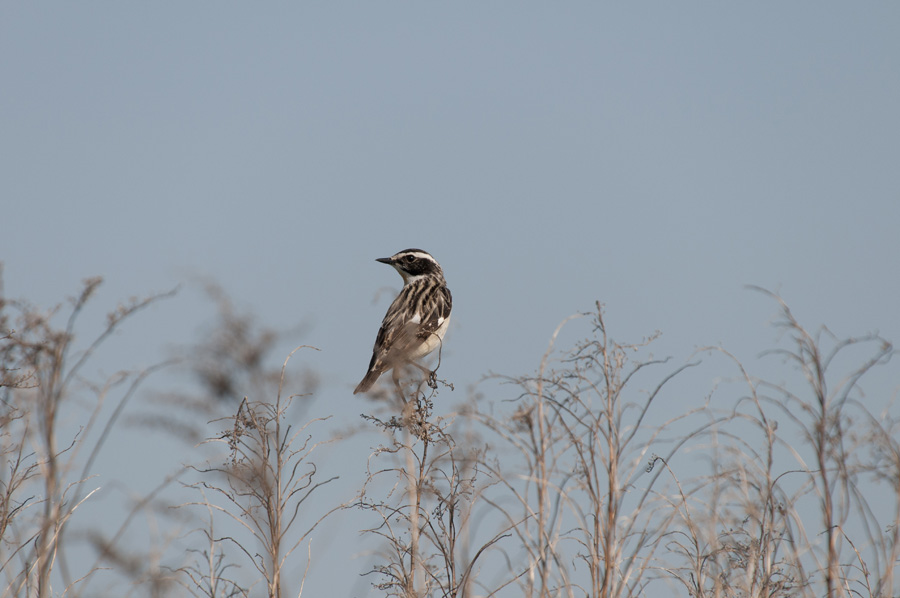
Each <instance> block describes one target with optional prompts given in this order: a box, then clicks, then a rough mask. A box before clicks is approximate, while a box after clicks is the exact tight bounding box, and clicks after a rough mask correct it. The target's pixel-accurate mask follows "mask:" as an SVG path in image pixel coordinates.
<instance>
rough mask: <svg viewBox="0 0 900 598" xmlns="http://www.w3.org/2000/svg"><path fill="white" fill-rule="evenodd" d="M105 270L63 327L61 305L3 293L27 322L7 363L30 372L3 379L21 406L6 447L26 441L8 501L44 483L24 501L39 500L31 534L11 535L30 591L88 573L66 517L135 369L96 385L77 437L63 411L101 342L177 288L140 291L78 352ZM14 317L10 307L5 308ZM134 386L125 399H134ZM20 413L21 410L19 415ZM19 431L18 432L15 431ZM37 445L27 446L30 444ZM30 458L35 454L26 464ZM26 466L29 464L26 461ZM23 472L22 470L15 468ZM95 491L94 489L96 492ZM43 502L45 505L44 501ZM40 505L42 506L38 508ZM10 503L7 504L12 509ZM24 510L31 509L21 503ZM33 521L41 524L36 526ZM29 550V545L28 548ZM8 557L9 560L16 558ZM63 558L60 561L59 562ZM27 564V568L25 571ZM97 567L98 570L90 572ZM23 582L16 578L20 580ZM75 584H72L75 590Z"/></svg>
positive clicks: (10, 342)
mask: <svg viewBox="0 0 900 598" xmlns="http://www.w3.org/2000/svg"><path fill="white" fill-rule="evenodd" d="M100 283H101V279H100V278H92V279H88V280H86V281H85V282H84V286H83V288H82V290H81V292H80V293H79V295H78V296H77V297H75V298H72V299H71V305H72V307H71V311H70V313H69V315H68V317H67V319H66V322H65V325H64V327H63V328H62V329H57V328H55V327H54V325H53V323H52V320H53V318H54V317H55V316H56V315H57V314H58V312H59V310H60V306H57V307H56V308H54V309H51V310H50V311H48V312H41V311H39V310H38V309H36V308H34V307H32V306H30V305H28V304H27V303H25V302H12V301H7V300H5V299H4V298H2V297H0V307H3V308H5V307H6V306H8V305H9V306H13V307H14V308H17V309H18V311H19V314H20V315H19V318H18V321H19V323H20V324H21V325H22V328H23V329H22V331H21V332H11V333H9V334H7V336H5V337H4V339H3V341H4V342H3V346H2V355H3V360H4V363H3V367H4V370H6V369H7V363H9V362H10V360H12V363H11V366H12V367H11V370H12V371H14V372H23V373H22V374H17V375H13V376H10V375H8V374H7V372H6V371H4V372H3V381H2V384H0V386H3V387H6V391H5V392H6V393H7V400H8V403H6V404H8V405H12V406H13V409H14V413H16V414H18V416H17V418H16V419H15V421H17V423H16V427H15V430H13V431H10V430H7V429H4V438H5V441H4V454H10V451H9V448H10V444H9V442H13V443H14V444H16V443H18V446H19V448H18V449H16V450H15V453H17V454H18V455H19V456H18V457H17V458H16V459H15V461H13V463H15V465H14V466H13V470H12V473H13V476H12V477H11V478H10V481H12V482H14V484H13V485H12V486H10V485H9V484H5V490H6V492H7V494H6V498H5V499H4V502H5V504H9V501H16V498H15V495H16V493H17V492H19V491H24V482H26V481H27V480H33V481H35V482H37V483H38V484H39V485H40V486H41V488H40V490H36V489H33V490H32V492H34V494H33V496H32V497H30V498H27V499H25V501H24V502H22V503H20V507H21V506H24V505H25V504H26V503H28V502H29V501H31V505H34V506H35V507H36V508H35V509H34V511H29V512H28V514H32V513H33V515H31V518H30V519H25V518H22V517H17V522H16V523H18V524H20V525H18V526H17V528H18V529H22V530H25V529H33V530H34V531H33V532H31V531H29V532H25V535H26V538H21V539H17V540H14V541H11V540H10V539H9V538H7V537H6V536H5V535H4V540H5V541H6V542H8V543H10V542H11V544H10V545H12V544H15V547H14V548H13V550H12V554H11V555H10V557H9V559H11V558H13V556H15V555H20V556H21V558H23V559H24V563H23V568H22V573H21V574H20V578H21V583H23V584H24V586H23V587H26V588H27V592H28V593H29V595H32V596H37V597H38V598H44V597H48V596H50V595H51V594H52V588H51V575H52V573H53V571H54V570H56V571H58V573H59V575H60V577H61V580H62V587H64V588H69V589H71V588H72V587H73V585H74V584H75V583H76V582H77V581H78V580H82V579H84V578H85V577H86V576H81V577H78V579H77V580H73V577H72V575H70V573H69V571H68V568H67V567H66V566H65V558H64V557H65V546H66V543H65V542H64V541H63V534H64V531H65V524H66V523H67V522H68V521H69V519H70V518H71V515H72V512H73V511H74V509H75V508H76V507H77V506H78V505H80V504H82V502H83V500H84V498H86V497H87V496H85V497H84V498H82V495H83V494H84V493H83V491H82V489H81V485H82V484H83V483H84V481H85V480H86V479H87V478H88V475H87V473H86V472H87V469H85V472H84V473H83V474H82V475H81V476H80V477H79V478H77V479H75V480H74V481H73V480H72V472H73V471H74V468H75V467H77V466H78V464H77V459H78V456H79V454H80V452H81V451H82V449H84V448H85V442H86V441H87V440H86V439H87V438H88V436H89V433H90V431H91V429H92V427H93V425H94V424H95V423H96V421H97V419H98V417H99V414H100V411H101V408H102V406H103V404H104V401H105V399H106V396H107V394H108V392H109V391H110V390H111V389H113V388H114V387H115V386H116V385H117V384H118V383H119V382H121V381H123V380H125V379H126V378H127V377H128V375H127V374H116V375H114V376H112V377H111V378H110V379H109V380H107V381H106V382H105V383H103V384H101V385H99V386H97V385H93V386H92V385H88V388H89V389H92V390H93V391H94V393H95V399H94V402H93V406H92V408H91V413H90V415H89V417H88V423H87V425H86V426H85V427H84V428H83V429H82V430H81V431H80V433H78V434H77V435H76V436H75V437H74V438H72V439H62V438H60V434H61V432H60V427H59V426H60V420H61V418H62V412H63V410H64V409H66V408H67V407H68V405H69V404H70V403H72V402H73V401H72V400H71V399H72V398H73V397H74V396H75V395H76V393H77V392H78V390H79V389H80V384H81V383H82V382H83V381H82V379H81V372H82V370H83V369H84V367H85V365H86V364H87V363H89V361H90V359H91V357H92V356H93V355H94V354H95V352H96V351H97V349H98V348H99V347H100V346H101V345H102V344H103V343H104V342H105V341H106V340H107V339H109V338H110V336H111V335H112V334H113V332H114V331H115V330H116V329H117V328H118V327H119V326H120V325H121V324H122V323H123V322H124V321H125V320H127V319H128V318H129V317H131V316H132V315H134V314H135V313H136V312H138V311H140V310H141V309H143V308H144V307H146V306H148V305H150V304H151V303H153V302H155V301H157V300H159V299H162V298H166V297H170V296H172V295H173V294H174V291H172V292H169V293H164V294H161V295H156V296H151V297H149V298H146V299H134V300H132V301H131V303H129V304H127V305H120V306H119V307H118V308H117V309H116V310H115V311H114V312H112V313H110V314H109V315H108V317H107V322H106V326H105V328H104V329H103V330H102V332H101V333H100V334H99V335H98V336H97V337H95V338H94V339H93V340H92V341H91V342H90V343H89V344H88V346H87V348H85V349H83V350H81V351H79V352H76V349H75V347H74V343H75V328H76V323H77V322H78V320H79V317H80V315H81V314H82V311H83V309H84V307H85V305H86V304H87V303H88V301H89V300H90V298H91V297H92V295H93V294H94V292H95V291H96V289H97V288H98V287H99V285H100ZM0 317H2V318H3V322H4V324H5V323H6V321H7V319H6V315H5V314H0ZM142 379H143V376H138V377H137V379H136V381H135V383H134V385H133V387H132V391H133V389H134V388H136V386H137V384H139V382H140V380H142ZM128 396H130V393H128V394H126V397H125V398H124V399H123V402H127V398H128ZM19 416H20V417H19ZM11 433H13V434H17V435H18V437H17V438H16V439H15V440H14V439H13V438H12V437H11V436H10V435H9V434H11ZM103 440H104V438H103V437H101V439H100V440H98V441H96V442H95V443H94V447H93V450H94V451H95V452H96V451H98V450H100V448H101V447H102V445H103ZM26 444H28V445H30V449H26V448H25V445H26ZM26 460H27V461H28V462H29V463H28V465H25V463H26ZM22 467H24V469H20V468H22ZM17 472H21V473H22V474H24V477H23V476H22V475H15V474H16V473H17ZM88 496H89V495H88ZM38 505H39V506H38ZM38 511H39V512H38ZM8 514H9V511H8V510H6V509H4V516H6V515H8ZM16 515H17V516H21V515H25V512H23V511H20V510H18V509H17V512H16ZM8 524H9V520H8V519H5V520H4V521H3V525H2V527H3V531H4V532H5V531H6V530H7V529H8ZM32 526H33V527H32ZM26 551H27V552H26ZM9 559H7V560H6V562H5V563H4V565H3V567H4V568H6V567H7V566H8V564H9ZM57 565H59V566H58V567H57ZM25 572H27V573H25ZM88 575H90V572H89V573H88ZM17 583H19V582H15V581H14V582H13V585H16V584H17ZM67 591H68V590H67Z"/></svg>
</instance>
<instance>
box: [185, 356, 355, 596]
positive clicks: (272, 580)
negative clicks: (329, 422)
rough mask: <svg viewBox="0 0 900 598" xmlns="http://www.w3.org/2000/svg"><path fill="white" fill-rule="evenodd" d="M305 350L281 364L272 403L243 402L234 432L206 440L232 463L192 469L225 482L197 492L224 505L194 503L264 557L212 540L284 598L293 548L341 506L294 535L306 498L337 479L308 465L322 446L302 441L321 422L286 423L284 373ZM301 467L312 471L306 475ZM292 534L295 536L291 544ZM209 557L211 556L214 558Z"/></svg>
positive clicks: (201, 485) (240, 544)
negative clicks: (230, 524)
mask: <svg viewBox="0 0 900 598" xmlns="http://www.w3.org/2000/svg"><path fill="white" fill-rule="evenodd" d="M301 348H314V347H306V346H301V347H297V348H296V349H294V350H293V351H292V352H291V354H290V355H288V357H287V359H285V361H284V364H283V366H282V373H281V382H280V383H279V388H278V393H277V396H276V398H275V401H274V403H263V402H254V401H249V400H248V399H246V398H245V399H244V400H243V401H242V402H241V404H240V407H239V408H238V411H237V414H236V415H235V416H234V417H232V418H228V421H230V422H231V430H229V431H227V432H225V433H224V434H223V435H222V436H220V437H218V438H214V439H210V440H209V441H207V442H225V443H227V444H228V446H229V450H230V452H231V463H230V464H226V465H225V466H221V467H206V468H194V469H195V470H196V471H198V472H200V473H201V474H212V475H214V476H216V475H221V476H223V477H224V479H225V483H224V484H221V483H219V482H217V481H211V482H204V481H201V482H198V483H197V484H196V485H195V488H197V489H198V490H201V491H203V492H204V496H206V493H207V492H208V493H211V494H212V495H213V496H219V497H221V498H223V499H224V504H222V505H220V504H215V503H210V502H209V501H205V502H204V503H190V504H192V505H197V506H205V507H206V508H207V509H211V510H212V511H213V512H214V513H221V514H223V515H225V516H227V517H228V518H230V519H231V520H232V521H234V522H235V523H237V524H238V525H239V526H240V527H241V528H242V529H243V530H244V531H245V532H246V533H247V535H248V538H249V539H252V540H253V541H256V542H259V543H260V545H261V546H262V547H263V551H262V552H263V554H262V555H259V554H256V553H254V552H253V551H252V550H251V548H249V547H248V545H247V541H246V540H244V539H242V538H240V537H235V536H226V537H222V538H215V537H214V536H213V535H212V533H211V532H210V533H209V535H210V537H212V538H213V540H211V542H216V543H219V542H223V541H228V542H229V543H230V544H231V545H233V546H234V547H236V548H237V549H238V550H239V551H240V552H242V553H243V554H244V555H245V556H246V557H247V558H248V559H249V560H250V562H252V563H253V566H254V567H255V568H256V570H257V571H258V572H259V573H260V575H261V576H262V579H263V580H265V583H266V593H267V595H268V596H269V597H270V598H280V597H281V596H282V595H283V593H284V587H283V586H284V576H283V571H284V567H285V565H286V563H287V559H288V558H290V556H291V555H292V554H293V552H294V550H295V549H296V548H297V547H298V546H299V545H300V544H301V543H302V542H304V541H306V540H308V539H309V537H310V534H311V533H312V531H313V530H314V529H315V528H316V527H317V526H318V525H319V523H321V522H322V521H323V520H324V519H325V517H327V516H328V514H330V513H332V512H334V511H335V510H337V509H339V508H341V506H342V505H338V506H337V507H334V508H332V509H331V510H329V511H328V512H326V513H325V514H324V515H322V516H321V517H320V518H319V519H317V520H316V521H315V522H314V523H313V524H312V525H311V526H310V527H309V528H308V529H307V530H306V531H304V532H302V533H300V534H298V535H297V534H296V532H292V530H293V528H294V524H295V523H296V521H297V519H298V517H299V516H300V513H301V507H302V506H304V503H305V502H306V500H307V499H308V498H309V497H310V495H311V494H312V493H313V492H315V491H316V490H317V489H318V488H320V487H321V486H322V485H324V484H327V483H329V482H331V481H333V480H334V479H336V476H335V477H332V478H329V479H327V480H324V481H322V482H316V481H315V479H314V476H315V474H316V467H315V465H313V464H312V463H310V462H309V461H308V458H309V457H310V455H311V453H312V452H313V451H314V450H315V449H316V448H317V447H318V446H319V445H320V444H321V443H313V444H310V438H309V437H307V438H306V439H305V440H302V441H301V440H299V436H300V434H302V433H304V432H305V430H306V428H307V426H309V425H310V424H312V423H314V422H316V421H321V420H312V421H311V422H308V423H307V424H305V425H304V426H302V427H301V428H300V429H299V430H297V431H296V432H295V431H293V429H292V426H290V425H284V424H283V423H282V420H284V419H285V418H286V416H287V409H288V407H289V406H290V404H291V402H292V399H293V397H287V398H286V399H285V398H283V396H282V391H283V384H284V372H285V370H286V368H287V364H288V361H289V360H290V359H291V357H292V356H293V355H294V353H296V352H297V351H298V350H299V349H301ZM301 467H308V469H307V470H306V471H302V470H301ZM289 533H294V534H295V535H297V538H296V540H295V541H294V542H293V543H292V544H291V543H290V540H289V539H288V538H289ZM210 558H211V557H210Z"/></svg>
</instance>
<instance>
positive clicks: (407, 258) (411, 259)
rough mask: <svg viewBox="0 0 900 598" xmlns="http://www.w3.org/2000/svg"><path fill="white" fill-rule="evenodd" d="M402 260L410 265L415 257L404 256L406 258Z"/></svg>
mask: <svg viewBox="0 0 900 598" xmlns="http://www.w3.org/2000/svg"><path fill="white" fill-rule="evenodd" d="M403 259H405V260H406V262H407V263H408V264H411V263H413V262H414V261H416V256H414V255H408V256H406V257H405V258H403Z"/></svg>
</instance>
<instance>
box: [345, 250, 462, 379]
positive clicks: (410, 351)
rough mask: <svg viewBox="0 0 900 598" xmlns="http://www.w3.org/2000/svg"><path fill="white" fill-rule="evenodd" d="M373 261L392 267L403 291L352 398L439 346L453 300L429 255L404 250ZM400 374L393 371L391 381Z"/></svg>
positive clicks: (413, 363) (383, 323)
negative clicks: (400, 280) (400, 278)
mask: <svg viewBox="0 0 900 598" xmlns="http://www.w3.org/2000/svg"><path fill="white" fill-rule="evenodd" d="M376 261H378V262H381V263H383V264H388V265H390V266H393V267H394V268H395V269H396V270H397V272H399V273H400V276H402V277H403V290H401V291H400V294H399V295H397V298H396V299H394V302H393V303H391V306H390V307H389V308H388V310H387V314H386V315H385V316H384V321H383V322H382V323H381V328H380V329H379V330H378V336H377V337H376V338H375V348H374V349H373V350H372V361H370V362H369V371H367V372H366V375H365V377H364V378H363V379H362V382H360V383H359V386H357V387H356V390H354V391H353V394H357V393H360V392H366V391H367V390H369V389H370V388H371V387H372V385H373V384H375V381H376V380H378V377H379V376H381V374H383V373H385V372H386V371H388V370H390V369H393V368H395V367H397V366H400V367H402V366H404V365H406V364H412V365H415V366H416V367H418V368H419V369H422V370H424V369H425V368H423V367H422V366H421V365H419V364H418V363H416V361H417V360H418V359H421V358H423V357H425V356H426V355H428V354H429V353H431V352H432V351H434V350H435V349H436V348H438V347H439V346H440V345H441V341H442V340H443V338H444V333H446V332H447V325H448V324H449V323H450V307H451V304H452V301H453V300H452V298H451V296H450V289H448V288H447V282H446V281H445V280H444V271H443V270H441V265H440V264H438V263H437V260H436V259H434V258H433V257H431V254H430V253H428V252H427V251H422V250H421V249H404V250H403V251H401V252H400V253H396V254H394V255H392V256H391V257H383V258H379V259H377V260H376ZM398 375H399V372H398V371H397V370H394V381H395V382H396V381H397V377H398Z"/></svg>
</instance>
